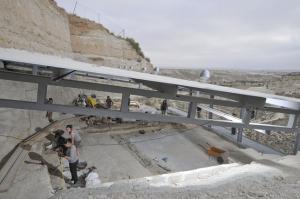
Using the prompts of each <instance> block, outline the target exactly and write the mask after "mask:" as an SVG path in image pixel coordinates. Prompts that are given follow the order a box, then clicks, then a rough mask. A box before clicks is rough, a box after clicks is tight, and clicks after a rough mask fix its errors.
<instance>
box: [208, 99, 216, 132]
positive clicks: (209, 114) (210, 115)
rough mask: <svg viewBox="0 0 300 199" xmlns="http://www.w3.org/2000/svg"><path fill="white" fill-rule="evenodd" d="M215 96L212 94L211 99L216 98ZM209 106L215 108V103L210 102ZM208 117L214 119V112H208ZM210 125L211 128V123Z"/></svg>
mask: <svg viewBox="0 0 300 199" xmlns="http://www.w3.org/2000/svg"><path fill="white" fill-rule="evenodd" d="M214 98H215V96H214V95H211V96H210V99H214ZM209 108H214V105H213V104H210V105H209ZM208 119H213V114H212V113H211V112H209V113H208ZM208 127H209V128H211V125H208Z"/></svg>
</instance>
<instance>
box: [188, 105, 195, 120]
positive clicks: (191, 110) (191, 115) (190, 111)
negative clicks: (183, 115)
mask: <svg viewBox="0 0 300 199" xmlns="http://www.w3.org/2000/svg"><path fill="white" fill-rule="evenodd" d="M196 110H197V103H196V102H190V104H189V109H188V118H193V119H195V116H196Z"/></svg>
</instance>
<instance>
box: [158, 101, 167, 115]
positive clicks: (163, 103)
mask: <svg viewBox="0 0 300 199" xmlns="http://www.w3.org/2000/svg"><path fill="white" fill-rule="evenodd" d="M167 109H168V103H167V100H164V101H163V102H162V103H161V105H160V110H161V114H162V115H166V112H167Z"/></svg>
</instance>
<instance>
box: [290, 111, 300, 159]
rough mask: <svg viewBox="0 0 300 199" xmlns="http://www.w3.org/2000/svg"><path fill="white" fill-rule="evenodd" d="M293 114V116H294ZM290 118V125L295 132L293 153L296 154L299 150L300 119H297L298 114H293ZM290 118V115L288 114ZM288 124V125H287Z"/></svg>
mask: <svg viewBox="0 0 300 199" xmlns="http://www.w3.org/2000/svg"><path fill="white" fill-rule="evenodd" d="M294 116H295V117H294ZM294 116H293V117H292V118H294V119H293V124H292V127H293V129H295V130H294V132H295V133H296V140H295V146H294V155H296V154H297V153H298V151H300V119H299V115H294ZM290 119H291V116H290ZM290 119H289V124H290ZM289 124H288V126H289Z"/></svg>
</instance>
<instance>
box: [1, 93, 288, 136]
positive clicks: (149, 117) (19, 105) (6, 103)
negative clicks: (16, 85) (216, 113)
mask: <svg viewBox="0 0 300 199" xmlns="http://www.w3.org/2000/svg"><path fill="white" fill-rule="evenodd" d="M0 107H5V108H15V109H27V110H36V111H49V112H60V113H70V114H78V115H96V116H106V117H108V116H110V117H121V118H132V119H136V120H145V121H157V122H171V123H172V122H173V123H190V124H197V125H209V124H210V125H215V126H224V127H235V128H245V127H246V125H245V124H243V123H241V122H232V121H225V120H207V119H193V118H187V117H179V116H169V115H168V116H165V115H159V114H148V113H139V112H122V111H116V110H109V109H92V108H82V107H76V106H68V105H58V104H39V103H35V102H27V101H20V100H7V99H0ZM247 128H249V129H263V130H277V131H285V132H291V131H292V130H293V129H291V128H288V127H285V126H275V125H264V124H254V123H253V124H252V123H250V124H249V125H247Z"/></svg>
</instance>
